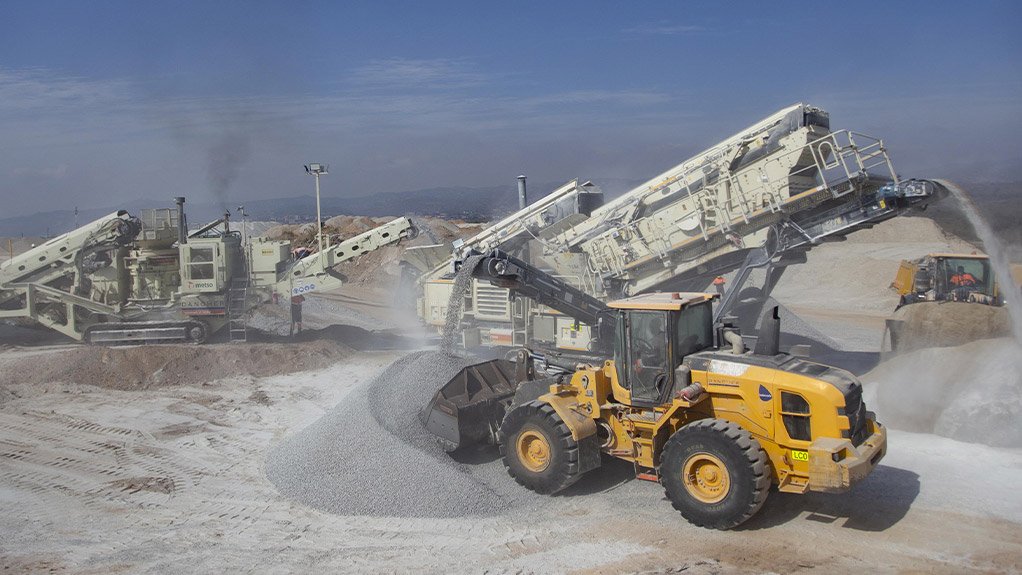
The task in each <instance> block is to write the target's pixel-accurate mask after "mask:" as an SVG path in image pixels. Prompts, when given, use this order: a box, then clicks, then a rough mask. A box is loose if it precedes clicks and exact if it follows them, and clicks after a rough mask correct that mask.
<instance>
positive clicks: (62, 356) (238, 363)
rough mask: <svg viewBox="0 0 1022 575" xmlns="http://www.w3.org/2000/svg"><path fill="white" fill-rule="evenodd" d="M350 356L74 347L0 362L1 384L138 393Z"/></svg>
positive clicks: (302, 347) (294, 347) (319, 345)
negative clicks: (59, 384)
mask: <svg viewBox="0 0 1022 575" xmlns="http://www.w3.org/2000/svg"><path fill="white" fill-rule="evenodd" d="M350 354H351V348H349V347H347V346H345V345H343V344H341V343H338V342H335V341H328V340H324V341H312V342H304V343H301V344H248V345H245V346H236V345H229V344H222V345H201V346H196V345H153V346H130V347H101V346H86V345H82V346H75V347H73V348H70V349H61V350H58V351H47V352H40V353H33V354H29V355H21V354H18V355H12V356H10V357H4V358H2V359H0V385H15V384H26V383H28V384H32V383H38V384H45V383H48V382H63V383H74V384H87V385H95V386H97V387H104V388H108V389H121V390H140V389H149V388H153V387H162V386H169V385H175V386H178V385H201V384H203V383H208V382H211V381H215V380H218V379H225V378H229V377H236V376H243V375H248V376H253V377H268V376H273V375H282V374H287V373H294V372H298V371H306V370H311V369H321V368H324V367H328V366H330V365H333V364H334V363H336V362H337V361H338V360H339V359H341V358H344V357H347V356H348V355H350Z"/></svg>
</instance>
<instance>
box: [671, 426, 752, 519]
mask: <svg viewBox="0 0 1022 575" xmlns="http://www.w3.org/2000/svg"><path fill="white" fill-rule="evenodd" d="M660 482H661V483H662V484H663V486H664V490H665V491H666V492H667V497H668V499H670V500H671V504H672V505H674V508H675V509H677V510H678V511H680V512H681V514H682V516H683V517H685V519H687V520H689V521H690V522H692V523H694V524H696V525H699V526H702V527H707V528H710V529H731V528H732V527H736V526H738V525H741V524H742V523H744V522H745V521H746V520H748V519H749V518H750V517H752V516H753V515H755V513H756V512H757V511H759V508H760V507H762V506H763V502H764V501H766V497H767V493H768V492H769V489H770V469H769V461H768V459H767V455H766V452H764V451H763V448H762V447H760V445H759V442H758V441H756V440H755V439H754V438H753V437H752V436H751V435H750V434H749V432H748V431H745V430H744V429H742V428H741V427H739V426H738V425H737V424H735V423H731V422H729V421H724V420H720V419H703V420H700V421H696V422H693V423H690V424H688V425H686V426H685V427H682V428H681V429H679V430H678V431H677V432H676V433H675V434H674V435H673V436H671V438H670V439H668V440H667V444H666V445H665V446H664V455H663V457H662V458H661V460H660Z"/></svg>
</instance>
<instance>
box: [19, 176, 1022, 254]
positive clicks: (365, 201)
mask: <svg viewBox="0 0 1022 575" xmlns="http://www.w3.org/2000/svg"><path fill="white" fill-rule="evenodd" d="M563 183H564V182H546V183H530V184H529V197H530V198H531V199H532V200H536V199H538V198H540V197H542V196H544V195H546V194H548V193H550V192H551V191H553V190H554V189H556V188H557V187H558V186H560V185H562V184H563ZM596 183H597V184H598V185H600V186H601V188H602V189H603V191H604V194H605V195H606V198H607V199H608V200H610V199H613V198H615V197H617V196H619V195H621V194H622V193H624V192H625V191H627V190H629V189H631V188H633V187H634V186H636V185H638V184H640V183H641V182H639V181H634V180H612V179H606V180H597V181H596ZM961 185H962V187H963V188H965V190H966V191H968V192H969V193H970V194H971V195H972V196H973V197H974V199H975V201H976V204H977V205H978V206H979V208H980V210H981V211H982V212H983V213H984V215H985V216H986V218H987V219H988V221H989V222H990V224H991V226H992V227H993V228H994V230H995V231H996V232H997V233H998V234H999V235H1000V236H1001V237H1002V238H1004V240H1005V242H1006V243H1008V244H1009V245H1011V246H1013V250H1012V253H1013V256H1014V259H1016V260H1022V226H1020V225H1019V222H1020V221H1022V182H1005V183H985V184H967V183H962V184H961ZM239 203H242V202H239ZM243 203H244V205H245V210H246V212H247V213H248V215H249V218H250V219H252V220H262V221H281V222H303V221H314V220H315V217H316V199H315V197H313V196H311V195H305V196H297V197H289V198H275V199H266V200H250V201H244V202H243ZM156 207H173V203H171V202H169V201H166V200H152V199H139V200H134V201H132V202H129V203H127V204H125V205H122V206H111V207H106V208H98V209H87V210H81V211H80V212H79V214H78V223H79V224H80V225H81V224H85V223H88V222H90V221H92V220H95V219H98V218H100V217H103V216H105V215H107V214H110V213H112V212H114V211H116V210H118V209H126V210H128V211H129V212H130V213H132V214H137V213H138V211H139V210H140V209H142V208H156ZM232 207H235V206H232ZM517 207H518V190H517V185H516V184H515V183H511V184H505V185H499V186H488V187H464V186H461V187H457V186H456V187H437V188H426V189H421V190H411V191H404V192H391V193H380V194H374V195H370V196H361V197H356V198H338V197H323V198H322V212H323V216H324V218H329V217H331V216H334V215H341V214H344V215H352V216H400V215H407V214H415V215H424V216H436V217H441V218H445V219H460V220H466V221H475V222H481V221H483V222H484V221H490V220H493V219H496V218H499V217H502V216H505V215H507V214H510V213H511V212H513V211H514V210H516V209H517ZM185 208H186V209H187V212H188V221H189V223H190V224H191V225H192V226H193V227H194V226H196V225H199V224H202V223H205V222H210V221H213V220H215V219H217V218H219V217H220V216H221V215H222V208H221V207H220V206H219V205H217V204H212V203H187V204H186V205H185ZM923 215H925V216H927V217H931V218H933V219H934V220H935V221H936V222H937V223H938V224H939V225H940V226H941V227H942V228H944V229H945V230H947V231H948V232H949V233H952V234H954V235H956V236H959V237H962V238H963V239H966V240H967V241H971V242H975V241H976V239H975V234H974V233H973V231H972V229H971V226H969V224H968V222H967V221H966V220H965V218H964V217H963V216H962V215H961V214H960V213H959V212H958V210H957V208H956V207H955V205H954V202H953V201H951V200H945V201H943V202H937V203H935V204H933V205H931V206H930V207H929V208H928V210H927V211H926V213H925V214H923ZM232 216H235V217H236V214H232ZM74 222H75V215H74V212H73V211H72V210H60V211H51V212H39V213H36V214H32V215H28V216H21V217H15V218H4V219H0V236H2V237H18V236H22V235H26V236H27V235H32V236H38V235H48V236H52V235H57V234H61V233H64V232H67V231H69V230H71V229H73V227H74Z"/></svg>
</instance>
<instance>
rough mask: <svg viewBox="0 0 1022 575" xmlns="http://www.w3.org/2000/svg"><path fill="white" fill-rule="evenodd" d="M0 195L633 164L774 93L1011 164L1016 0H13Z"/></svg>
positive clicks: (405, 186) (549, 175) (219, 189)
mask: <svg viewBox="0 0 1022 575" xmlns="http://www.w3.org/2000/svg"><path fill="white" fill-rule="evenodd" d="M2 13H3V15H4V16H3V18H0V197H3V198H4V202H3V204H4V205H3V207H0V217H6V216H13V215H18V214H24V213H30V212H35V211H40V210H46V209H56V208H63V207H70V206H71V205H75V204H77V205H79V206H82V207H85V206H97V207H98V206H112V205H116V204H117V203H118V202H124V201H129V200H132V199H137V198H154V199H163V198H169V197H171V196H174V195H182V194H183V195H187V196H189V199H190V200H193V201H203V200H214V199H216V198H220V197H223V198H226V200H225V201H228V202H230V203H237V202H241V201H244V200H245V199H246V198H267V197H281V196H290V195H296V194H304V193H308V192H309V190H310V189H311V184H310V182H309V181H308V179H307V178H305V177H304V171H303V170H302V164H303V163H306V162H309V161H322V162H326V163H329V164H330V165H331V171H332V173H331V175H330V176H329V179H327V180H324V193H325V194H329V195H336V196H346V195H347V196H354V195H366V194H373V193H379V192H388V191H401V190H409V189H418V188H427V187H435V186H449V185H466V186H485V185H494V184H498V183H510V182H512V181H513V179H514V177H515V176H516V175H518V174H519V173H526V174H528V175H529V176H530V179H531V180H532V181H536V182H544V181H545V182H551V181H564V180H568V179H570V178H573V177H582V178H587V179H594V180H597V181H598V180H599V179H600V178H626V179H642V178H646V177H651V176H653V175H655V174H656V173H659V172H660V171H662V170H664V169H666V168H668V167H670V166H672V165H674V164H676V163H679V162H680V161H681V160H683V159H685V157H686V156H687V155H688V154H691V153H694V152H697V151H699V150H701V149H703V148H705V147H707V146H709V145H711V144H712V143H714V142H715V141H716V140H717V139H720V138H722V137H725V136H727V135H729V134H731V133H733V132H735V131H737V130H739V129H741V128H743V127H744V126H746V125H748V124H751V123H753V122H755V121H756V120H758V119H760V118H761V117H764V116H767V115H769V114H770V113H772V112H774V111H776V110H777V109H779V108H781V107H783V106H786V105H788V104H791V103H794V102H798V101H806V102H810V103H812V104H814V105H817V106H820V107H822V108H824V109H826V110H828V111H829V112H830V113H831V121H832V126H833V127H835V128H849V129H853V130H856V131H860V132H865V133H867V134H871V135H876V136H880V137H882V138H884V140H885V141H886V143H887V144H888V147H889V149H890V151H891V155H892V157H893V159H894V161H895V165H896V167H897V168H898V170H899V172H901V173H902V175H904V176H910V177H951V178H956V179H960V180H966V181H1001V180H1008V179H1022V152H1020V151H1019V147H1018V146H1017V145H1015V140H1016V137H1017V134H1019V133H1022V40H1020V34H1019V32H1020V31H1022V3H1018V2H969V3H966V2H840V3H839V2H811V3H807V2H797V3H796V2H516V3H508V2H505V3H485V2H482V3H480V2H436V3H429V2H360V3H343V2H329V3H326V2H324V3H318V2H279V3H271V2H244V3H243V2H165V3H155V2H70V1H68V2H42V1H36V2H13V1H12V2H7V3H5V4H4V5H3V7H2Z"/></svg>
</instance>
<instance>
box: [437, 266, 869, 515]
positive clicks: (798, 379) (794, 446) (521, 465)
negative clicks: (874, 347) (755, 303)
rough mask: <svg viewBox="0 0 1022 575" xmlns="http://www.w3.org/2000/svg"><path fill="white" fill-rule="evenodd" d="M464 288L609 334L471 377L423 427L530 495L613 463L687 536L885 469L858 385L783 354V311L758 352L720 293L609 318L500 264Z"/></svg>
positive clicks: (625, 306)
mask: <svg viewBox="0 0 1022 575" xmlns="http://www.w3.org/2000/svg"><path fill="white" fill-rule="evenodd" d="M468 255H469V257H467V258H466V260H465V263H464V265H463V266H462V268H461V269H460V271H459V273H460V274H471V276H472V277H473V278H475V279H477V280H479V281H485V282H487V283H490V284H493V285H495V286H498V287H500V288H502V289H507V290H510V292H511V293H512V294H513V295H514V296H521V297H528V298H530V299H534V300H535V301H537V302H538V303H539V304H541V305H544V306H548V307H550V308H552V309H554V310H556V311H557V312H558V313H561V314H564V315H565V316H567V317H570V318H572V319H574V320H576V321H580V322H584V323H586V324H588V325H590V326H594V331H593V333H594V337H593V339H592V345H591V346H590V349H589V350H588V351H587V353H585V354H577V353H576V354H572V355H571V356H570V359H565V357H566V356H564V355H559V354H557V355H543V354H539V353H536V352H534V351H533V350H530V349H528V348H522V349H521V350H519V351H518V352H517V353H516V355H515V360H514V361H511V360H506V359H497V360H492V361H488V362H484V363H481V364H477V365H472V366H469V367H467V368H465V369H463V370H462V371H461V372H460V373H459V374H458V375H457V376H455V377H454V378H453V379H452V380H451V381H450V382H449V383H447V384H446V385H445V386H444V387H443V388H441V389H440V390H439V391H438V392H437V393H436V395H435V396H434V397H433V399H432V401H431V402H430V404H429V405H428V406H426V408H425V409H424V410H423V411H422V412H421V413H420V419H421V420H422V423H423V425H424V427H425V428H426V429H427V430H429V431H430V432H431V433H433V434H434V435H435V436H436V437H437V438H438V440H439V441H440V443H441V445H443V446H444V447H445V449H447V450H448V451H454V450H457V449H460V448H467V447H469V446H473V445H483V444H487V443H490V444H496V445H498V446H499V451H500V454H501V456H502V457H503V462H504V465H505V467H506V469H507V472H508V473H509V474H510V475H511V477H513V478H514V479H515V481H517V482H518V483H519V484H521V485H522V486H524V487H525V488H528V489H531V490H533V491H536V492H538V493H556V492H559V491H561V490H563V489H565V488H566V487H568V486H570V485H571V484H572V483H574V482H575V481H577V480H578V479H579V478H580V477H582V476H583V475H584V474H586V473H588V472H592V471H595V470H596V469H597V468H599V467H600V466H601V461H602V460H601V456H602V455H608V456H611V457H615V458H618V459H622V460H625V461H628V462H630V463H632V464H633V465H634V467H635V471H636V477H637V478H639V479H646V480H649V481H658V482H659V483H660V484H661V485H662V486H663V487H664V490H665V492H666V495H667V498H668V499H669V500H670V501H671V504H672V505H673V506H674V507H675V508H676V509H677V510H678V511H680V512H681V515H682V516H683V517H684V518H685V519H687V520H688V521H690V522H692V523H694V524H696V525H699V526H703V527H706V528H713V529H730V528H733V527H736V526H738V525H740V524H742V523H743V522H745V521H747V520H748V519H749V518H751V517H752V516H753V515H755V513H756V512H757V511H758V510H759V509H760V508H761V507H762V505H763V503H764V501H765V500H766V498H767V495H768V493H769V491H770V487H771V485H774V486H776V487H777V489H778V490H779V491H781V492H786V493H806V492H808V491H820V492H841V491H844V490H847V489H848V488H849V487H851V486H852V485H854V484H856V483H858V482H860V481H862V480H863V479H864V478H865V477H866V476H868V475H869V473H870V472H871V471H872V470H873V469H874V468H875V467H876V465H877V464H878V462H879V461H880V460H881V459H882V458H883V457H884V454H885V451H886V449H887V434H886V430H885V428H884V427H883V426H882V425H881V424H879V423H878V422H877V421H876V417H875V416H874V414H873V413H871V412H868V411H866V407H865V405H864V404H863V401H862V384H861V383H860V382H859V381H858V380H857V379H856V378H855V376H853V375H852V374H851V373H849V372H847V371H844V370H841V369H837V368H834V367H829V366H826V365H821V364H818V363H814V362H811V361H807V360H805V359H803V358H800V357H795V356H792V355H789V354H785V353H780V351H779V348H778V342H779V336H780V321H779V319H778V316H777V308H776V307H775V308H773V309H772V310H768V312H767V313H766V314H765V315H764V319H763V322H762V323H763V327H762V328H761V330H760V333H759V336H758V338H757V339H756V342H755V348H754V349H753V350H749V349H748V348H747V347H746V345H745V340H744V339H743V337H742V335H741V333H740V332H739V330H738V329H736V328H735V327H734V326H732V325H730V324H728V323H726V322H719V321H716V322H715V321H714V314H713V310H712V307H711V306H712V302H713V300H715V299H716V298H717V297H718V294H715V293H714V294H707V293H694V292H689V293H680V292H666V293H663V292H657V293H647V294H643V295H637V296H632V297H628V298H625V299H621V300H615V301H611V302H610V303H604V302H602V301H601V300H599V299H597V298H595V297H593V296H590V295H588V294H586V293H585V292H583V291H581V290H579V289H578V288H576V287H574V286H573V285H571V284H569V283H567V282H565V281H563V280H561V279H558V278H556V277H554V276H552V275H550V274H548V273H546V272H544V271H543V270H540V269H538V268H536V267H535V266H533V265H531V264H529V263H527V262H525V261H523V260H521V259H518V258H516V257H513V256H511V255H508V254H506V253H503V252H501V251H499V250H493V251H491V252H490V253H488V254H485V255H483V254H468Z"/></svg>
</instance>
